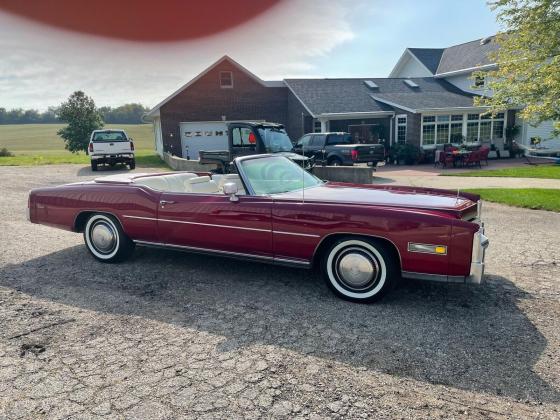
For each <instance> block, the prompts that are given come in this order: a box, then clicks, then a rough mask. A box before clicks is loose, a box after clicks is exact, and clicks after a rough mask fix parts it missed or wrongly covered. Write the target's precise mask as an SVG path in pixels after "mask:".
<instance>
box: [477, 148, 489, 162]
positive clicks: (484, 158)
mask: <svg viewBox="0 0 560 420" xmlns="http://www.w3.org/2000/svg"><path fill="white" fill-rule="evenodd" d="M478 152H479V153H480V161H481V162H482V161H484V163H486V166H488V154H489V153H490V148H489V147H481V148H480V150H479V151H478Z"/></svg>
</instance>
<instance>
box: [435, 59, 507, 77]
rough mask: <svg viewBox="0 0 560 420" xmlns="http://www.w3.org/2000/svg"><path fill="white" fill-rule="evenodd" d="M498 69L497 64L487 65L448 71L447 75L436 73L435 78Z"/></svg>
mask: <svg viewBox="0 0 560 420" xmlns="http://www.w3.org/2000/svg"><path fill="white" fill-rule="evenodd" d="M497 67H498V64H497V63H492V64H485V65H483V66H476V67H468V68H466V69H460V70H453V71H446V72H445V73H436V74H434V77H435V78H436V79H441V78H442V77H450V76H459V75H461V74H466V73H471V72H473V71H484V70H492V69H494V68H497Z"/></svg>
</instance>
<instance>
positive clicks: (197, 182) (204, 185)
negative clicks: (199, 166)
mask: <svg viewBox="0 0 560 420" xmlns="http://www.w3.org/2000/svg"><path fill="white" fill-rule="evenodd" d="M185 184H186V185H187V189H188V190H189V191H188V192H193V193H210V194H215V193H219V192H220V189H219V188H218V184H217V183H216V182H215V181H212V180H211V179H210V177H209V176H199V177H197V178H191V179H188V180H187V181H186V182H185Z"/></svg>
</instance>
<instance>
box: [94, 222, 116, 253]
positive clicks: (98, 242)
mask: <svg viewBox="0 0 560 420" xmlns="http://www.w3.org/2000/svg"><path fill="white" fill-rule="evenodd" d="M90 237H91V242H92V243H93V246H94V247H95V248H96V249H97V250H98V251H99V252H101V253H104V254H108V253H109V252H111V251H112V250H113V249H114V248H115V243H116V233H115V231H114V230H113V227H112V226H110V225H109V224H108V223H105V222H99V223H97V224H96V225H95V226H94V227H93V229H92V230H91V235H90Z"/></svg>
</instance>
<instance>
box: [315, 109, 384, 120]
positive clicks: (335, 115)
mask: <svg viewBox="0 0 560 420" xmlns="http://www.w3.org/2000/svg"><path fill="white" fill-rule="evenodd" d="M393 115H395V112H394V111H372V112H368V111H360V112H325V113H322V114H318V115H317V118H318V119H323V118H324V119H329V120H343V119H358V118H368V117H371V118H376V117H387V116H389V117H390V116H393Z"/></svg>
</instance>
